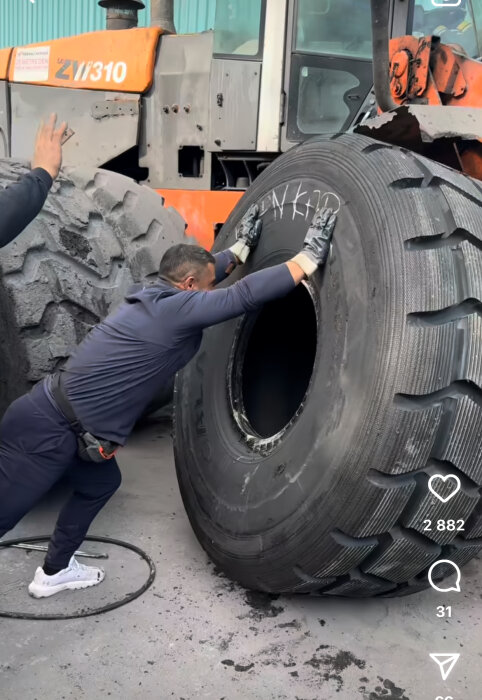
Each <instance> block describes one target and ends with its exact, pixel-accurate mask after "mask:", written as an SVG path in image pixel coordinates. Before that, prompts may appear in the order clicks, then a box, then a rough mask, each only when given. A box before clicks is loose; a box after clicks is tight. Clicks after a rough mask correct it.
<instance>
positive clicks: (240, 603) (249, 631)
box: [0, 422, 482, 700]
mask: <svg viewBox="0 0 482 700" xmlns="http://www.w3.org/2000/svg"><path fill="white" fill-rule="evenodd" d="M169 433H170V426H169V425H168V424H167V423H165V422H164V423H163V422H158V423H152V424H150V425H147V426H144V427H143V428H141V429H140V430H139V431H138V432H137V434H136V435H135V436H134V437H133V438H132V440H131V442H130V445H129V447H127V448H126V449H125V450H124V451H123V452H122V454H121V457H120V459H119V462H120V465H121V469H122V471H123V477H124V481H123V485H122V487H121V490H120V491H119V492H118V494H116V496H115V497H114V498H113V499H112V501H111V502H110V504H108V506H107V507H106V508H105V509H104V511H103V512H102V513H101V514H100V515H99V517H98V518H97V520H96V521H95V523H94V525H93V527H92V534H96V535H106V536H109V537H113V538H118V539H125V540H127V541H129V542H132V543H133V544H136V545H138V546H140V547H142V548H143V549H145V550H146V551H147V552H148V553H149V554H150V556H151V557H152V558H153V559H154V561H155V563H156V566H157V578H156V581H155V583H154V585H153V587H152V588H151V589H150V590H149V591H148V592H147V593H145V594H144V595H143V596H142V597H141V598H139V599H138V600H136V601H135V602H133V603H130V604H128V605H126V606H125V607H122V608H119V609H118V610H116V611H113V612H110V613H107V614H104V615H100V616H96V617H90V618H84V619H78V620H69V621H52V622H49V621H22V620H7V619H2V620H1V621H0V629H1V632H2V634H1V636H0V697H1V700H19V699H20V698H22V700H41V699H43V698H45V697H48V698H49V700H71V699H74V700H82V699H83V698H89V699H91V698H101V697H102V698H104V697H109V698H112V699H113V700H117V699H119V700H135V699H137V698H139V699H141V698H142V700H151V699H152V700H170V699H171V698H174V699H175V700H197V699H198V698H199V699H200V698H207V699H209V700H331V699H332V698H336V699H338V700H358V699H360V700H395V699H396V700H426V699H428V700H431V699H433V700H435V698H436V697H437V696H442V698H445V697H446V696H452V697H453V698H454V700H478V699H479V698H480V687H481V686H482V663H481V660H480V657H481V656H482V644H481V642H482V631H481V626H480V622H481V612H482V601H481V598H482V586H481V584H480V583H479V581H480V579H481V573H482V561H481V560H480V559H477V560H475V561H473V562H471V563H470V564H468V565H467V566H466V567H465V568H464V570H463V572H462V593H460V594H457V593H449V594H445V595H444V594H441V593H436V592H434V591H426V592H424V593H421V594H418V595H415V596H412V597H409V598H402V599H393V600H392V599H390V600H388V599H386V600H361V601H356V600H340V599H337V600H331V599H315V598H308V597H302V596H293V597H286V596H280V597H275V596H266V595H264V594H258V593H252V592H247V591H245V590H243V589H241V588H240V587H239V586H237V585H236V584H234V583H232V582H231V581H229V580H227V579H226V578H225V577H224V576H223V575H222V573H221V572H219V571H218V570H217V569H216V567H215V566H214V565H213V564H211V563H210V562H209V561H208V558H207V556H206V554H205V553H204V552H203V550H202V549H201V548H200V546H199V544H198V542H197V540H196V539H195V537H194V535H193V533H192V530H191V528H190V526H189V522H188V519H187V517H186V515H185V512H184V509H183V506H182V502H181V498H180V495H179V491H178V487H177V481H176V476H175V472H174V465H173V458H172V448H171V441H170V434H169ZM61 497H62V488H61V487H59V488H58V489H56V490H55V491H54V492H53V493H52V494H50V495H49V497H47V498H46V499H45V500H44V502H43V503H42V504H40V506H39V507H38V508H37V509H36V510H35V511H34V512H32V513H31V514H30V515H29V516H27V517H26V518H25V519H24V521H23V522H22V523H20V525H19V526H18V527H17V528H16V530H14V531H12V532H11V533H10V534H9V536H12V537H13V536H17V535H18V536H20V535H25V536H26V535H33V534H39V533H41V532H49V531H51V529H52V525H53V522H54V518H55V515H56V513H57V511H58V507H59V503H60V500H61ZM83 549H89V550H91V551H105V552H107V553H108V554H109V559H108V560H107V561H105V562H104V566H105V567H106V570H107V578H106V580H105V581H104V583H102V585H101V586H98V587H97V588H93V589H90V590H86V591H79V592H72V593H65V594H61V595H60V596H58V597H54V598H52V599H49V600H44V601H35V600H32V599H30V598H29V596H28V594H27V592H26V585H27V584H28V582H29V580H30V578H31V576H32V574H33V572H34V569H35V567H36V566H37V565H38V564H39V563H41V561H42V556H41V555H40V554H38V553H26V552H24V551H21V550H8V551H0V557H1V565H0V566H1V569H0V608H1V609H4V610H6V609H9V610H14V609H15V610H26V611H31V612H51V611H55V612H59V611H64V612H65V611H70V612H71V611H76V610H81V609H85V608H91V607H93V606H98V605H105V604H106V603H108V602H110V601H112V600H114V599H116V598H122V597H123V596H124V595H125V594H126V593H129V592H131V591H132V590H134V589H135V588H137V587H138V586H140V585H141V584H142V581H143V580H144V579H145V577H146V574H147V567H146V566H145V565H144V564H143V563H142V562H141V561H140V560H139V558H138V557H137V555H135V554H133V553H132V552H129V551H124V550H120V549H119V548H117V547H113V546H110V545H100V544H96V543H95V544H94V543H87V542H86V543H85V545H84V546H83ZM84 561H87V560H84ZM88 563H89V562H88ZM90 563H95V562H90ZM101 563H102V562H101ZM442 604H443V605H451V606H452V617H451V618H450V619H439V618H437V606H438V605H442ZM431 652H450V653H452V652H454V653H455V652H457V653H460V654H461V657H460V660H459V662H458V664H457V665H456V667H455V669H454V670H453V671H452V674H451V675H450V678H449V679H448V680H447V681H446V682H443V681H442V680H441V677H440V672H439V670H438V668H437V667H436V666H435V664H434V662H433V661H432V660H431V659H430V658H429V653H431Z"/></svg>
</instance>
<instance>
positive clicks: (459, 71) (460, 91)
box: [390, 36, 482, 180]
mask: <svg viewBox="0 0 482 700" xmlns="http://www.w3.org/2000/svg"><path fill="white" fill-rule="evenodd" d="M390 90H391V94H392V99H393V101H394V102H395V104H396V105H407V104H425V105H432V106H439V107H442V106H443V107H465V108H470V107H472V108H474V109H480V108H482V63H479V62H478V61H475V60H473V59H471V58H469V57H468V56H467V55H466V53H465V51H464V49H463V48H462V47H461V46H457V45H455V44H449V45H445V44H441V43H440V39H439V38H438V37H432V36H426V37H422V38H417V37H414V36H403V37H399V38H396V39H392V40H391V42H390ZM440 114H441V115H442V117H443V115H444V111H443V110H442V111H441V113H440ZM453 145H454V148H455V151H456V157H457V159H458V161H459V167H460V169H461V170H462V171H463V172H465V173H466V174H467V175H470V176H471V177H475V178H477V179H479V180H482V142H481V139H478V140H477V141H475V140H474V141H472V142H471V145H469V146H465V147H464V149H463V151H461V150H460V149H458V147H457V144H456V143H454V144H453Z"/></svg>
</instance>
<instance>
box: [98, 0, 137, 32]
mask: <svg viewBox="0 0 482 700" xmlns="http://www.w3.org/2000/svg"><path fill="white" fill-rule="evenodd" d="M99 5H100V6H101V7H105V9H106V10H107V13H106V14H107V17H106V25H105V26H106V29H133V28H134V27H137V24H138V17H137V13H138V12H139V10H143V9H144V7H145V5H144V3H143V2H142V0H99Z"/></svg>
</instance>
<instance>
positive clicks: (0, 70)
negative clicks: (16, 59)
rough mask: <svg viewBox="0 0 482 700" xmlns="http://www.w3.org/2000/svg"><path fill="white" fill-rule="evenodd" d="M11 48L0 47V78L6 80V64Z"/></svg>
mask: <svg viewBox="0 0 482 700" xmlns="http://www.w3.org/2000/svg"><path fill="white" fill-rule="evenodd" d="M12 51H13V49H0V80H6V79H7V77H8V64H9V62H10V56H11V55H12Z"/></svg>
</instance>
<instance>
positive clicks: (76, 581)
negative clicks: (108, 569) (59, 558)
mask: <svg viewBox="0 0 482 700" xmlns="http://www.w3.org/2000/svg"><path fill="white" fill-rule="evenodd" d="M104 577H105V572H104V569H98V568H97V567H96V566H85V565H84V564H79V562H78V561H77V559H75V557H72V558H71V560H70V561H69V565H68V567H67V568H66V569H62V571H59V572H58V573H57V574H53V576H47V574H46V573H45V571H44V570H43V569H42V567H41V566H39V567H38V569H37V571H36V572H35V576H34V579H33V581H32V583H31V584H30V585H29V587H28V592H29V593H30V595H32V596H33V597H34V598H48V596H51V595H55V594H56V593H60V591H74V590H76V589H78V588H89V586H96V585H97V584H98V583H100V582H101V581H103V580H104Z"/></svg>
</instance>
